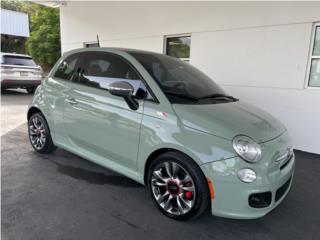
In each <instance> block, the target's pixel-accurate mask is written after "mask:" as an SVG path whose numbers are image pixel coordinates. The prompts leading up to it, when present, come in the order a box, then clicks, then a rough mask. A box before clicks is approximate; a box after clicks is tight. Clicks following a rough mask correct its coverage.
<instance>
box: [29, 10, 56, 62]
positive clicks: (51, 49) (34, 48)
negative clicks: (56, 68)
mask: <svg viewBox="0 0 320 240" xmlns="http://www.w3.org/2000/svg"><path fill="white" fill-rule="evenodd" d="M35 9H36V11H35V14H33V15H32V16H31V21H30V22H31V34H30V38H29V39H28V42H27V47H28V52H29V54H30V55H32V56H33V57H34V59H35V60H36V61H37V62H38V63H40V64H41V65H43V67H45V68H46V67H51V66H53V65H54V64H55V62H56V61H57V60H58V59H59V57H60V56H61V50H60V22H59V10H58V9H52V8H48V7H43V6H40V5H36V6H35Z"/></svg>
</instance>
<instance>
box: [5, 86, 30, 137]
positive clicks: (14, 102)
mask: <svg viewBox="0 0 320 240" xmlns="http://www.w3.org/2000/svg"><path fill="white" fill-rule="evenodd" d="M32 96H33V95H32V94H28V93H27V92H26V91H25V90H22V89H21V90H3V91H1V135H3V134H5V133H7V132H8V131H10V130H13V129H15V128H16V127H18V126H19V125H21V124H22V123H24V122H25V121H26V112H27V108H28V105H29V103H30V102H31V100H32Z"/></svg>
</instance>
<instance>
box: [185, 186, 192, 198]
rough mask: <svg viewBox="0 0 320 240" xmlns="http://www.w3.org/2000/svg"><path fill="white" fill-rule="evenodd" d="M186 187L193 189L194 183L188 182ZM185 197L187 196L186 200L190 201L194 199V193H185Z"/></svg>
mask: <svg viewBox="0 0 320 240" xmlns="http://www.w3.org/2000/svg"><path fill="white" fill-rule="evenodd" d="M185 186H186V187H191V186H192V183H191V182H186V184H185ZM184 196H185V198H186V199H187V200H190V199H191V198H192V192H190V191H186V192H185V193H184Z"/></svg>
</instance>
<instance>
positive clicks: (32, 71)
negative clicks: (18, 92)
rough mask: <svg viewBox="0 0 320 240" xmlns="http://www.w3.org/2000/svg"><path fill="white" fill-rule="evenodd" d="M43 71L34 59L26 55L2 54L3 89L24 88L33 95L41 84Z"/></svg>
mask: <svg viewBox="0 0 320 240" xmlns="http://www.w3.org/2000/svg"><path fill="white" fill-rule="evenodd" d="M41 79H42V69H41V67H40V66H39V65H37V64H36V63H35V62H34V61H33V59H32V57H30V56H28V55H24V54H15V53H1V88H2V89H6V88H24V89H26V90H27V92H28V93H33V92H34V91H35V89H36V87H37V86H38V85H40V84H41Z"/></svg>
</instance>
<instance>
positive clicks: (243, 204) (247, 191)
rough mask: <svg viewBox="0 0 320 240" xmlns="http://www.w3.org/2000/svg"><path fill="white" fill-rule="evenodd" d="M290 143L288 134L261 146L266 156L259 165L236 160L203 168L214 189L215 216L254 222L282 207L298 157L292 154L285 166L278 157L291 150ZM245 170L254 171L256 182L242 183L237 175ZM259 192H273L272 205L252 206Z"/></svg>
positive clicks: (205, 165)
mask: <svg viewBox="0 0 320 240" xmlns="http://www.w3.org/2000/svg"><path fill="white" fill-rule="evenodd" d="M288 144H290V139H289V137H288V135H287V133H285V134H283V135H282V136H280V137H279V138H277V139H275V140H272V141H270V142H267V143H263V144H261V145H262V149H263V155H264V157H263V159H261V161H260V162H258V163H255V164H250V163H247V162H245V161H243V160H242V159H241V158H239V157H234V158H230V159H226V160H222V161H216V162H212V163H207V164H204V165H202V166H201V168H202V170H203V172H204V173H205V175H206V176H207V177H208V178H209V179H210V180H211V182H212V183H213V187H214V192H215V197H214V199H212V204H211V211H212V214H213V215H215V216H221V217H227V218H234V219H254V218H259V217H263V216H264V215H266V214H267V213H268V212H270V211H271V210H272V209H274V208H275V207H276V206H278V205H279V204H280V203H281V201H282V200H283V199H284V198H285V196H286V195H287V194H288V192H289V190H290V187H291V184H292V177H293V173H294V166H295V157H294V155H292V156H291V157H290V159H289V160H286V162H285V163H284V162H282V163H281V162H276V161H275V158H277V156H279V153H281V152H283V149H286V148H287V147H288ZM280 155H281V154H280ZM242 168H251V169H253V170H254V171H255V172H256V174H257V179H256V180H255V181H254V182H252V183H244V182H242V181H240V179H239V178H238V176H237V172H238V170H240V169H242ZM257 193H268V194H270V193H271V200H270V203H269V204H268V206H265V207H260V208H258V207H252V206H250V204H249V198H250V196H251V195H252V194H257ZM276 196H277V197H276Z"/></svg>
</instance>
